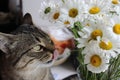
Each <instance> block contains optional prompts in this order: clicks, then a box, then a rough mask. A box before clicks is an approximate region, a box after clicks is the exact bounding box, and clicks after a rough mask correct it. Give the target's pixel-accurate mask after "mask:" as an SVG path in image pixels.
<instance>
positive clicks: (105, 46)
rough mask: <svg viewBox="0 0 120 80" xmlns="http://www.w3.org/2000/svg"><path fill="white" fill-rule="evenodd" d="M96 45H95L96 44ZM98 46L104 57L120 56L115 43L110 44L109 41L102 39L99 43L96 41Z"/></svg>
mask: <svg viewBox="0 0 120 80" xmlns="http://www.w3.org/2000/svg"><path fill="white" fill-rule="evenodd" d="M96 44H97V43H96ZM98 46H99V48H100V49H101V50H103V51H104V52H105V53H106V55H108V56H109V57H113V58H114V57H117V56H118V54H120V53H119V52H120V45H119V43H117V42H112V41H110V40H109V39H107V38H106V37H105V38H102V39H101V40H100V41H98Z"/></svg>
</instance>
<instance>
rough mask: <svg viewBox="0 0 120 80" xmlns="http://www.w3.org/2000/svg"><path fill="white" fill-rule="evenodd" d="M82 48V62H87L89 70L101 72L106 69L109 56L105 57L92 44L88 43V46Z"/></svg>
mask: <svg viewBox="0 0 120 80" xmlns="http://www.w3.org/2000/svg"><path fill="white" fill-rule="evenodd" d="M91 48H92V49H91ZM86 49H87V50H86ZM84 50H85V51H84ZM84 50H83V52H82V53H83V54H85V57H84V64H87V69H88V70H89V71H91V72H93V73H101V72H105V71H106V70H107V69H108V66H109V64H108V63H109V57H107V56H106V55H105V54H104V52H103V51H102V50H99V49H98V48H97V47H96V46H93V44H91V45H89V48H85V49H84ZM86 51H87V53H86Z"/></svg>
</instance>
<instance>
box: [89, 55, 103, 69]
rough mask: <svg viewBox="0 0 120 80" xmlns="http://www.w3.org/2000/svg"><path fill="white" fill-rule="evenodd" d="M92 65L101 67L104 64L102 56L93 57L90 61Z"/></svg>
mask: <svg viewBox="0 0 120 80" xmlns="http://www.w3.org/2000/svg"><path fill="white" fill-rule="evenodd" d="M90 63H91V65H93V66H95V67H99V66H100V65H101V63H102V60H101V58H100V56H98V55H93V56H92V57H91V59H90Z"/></svg>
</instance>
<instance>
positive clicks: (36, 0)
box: [22, 0, 51, 27]
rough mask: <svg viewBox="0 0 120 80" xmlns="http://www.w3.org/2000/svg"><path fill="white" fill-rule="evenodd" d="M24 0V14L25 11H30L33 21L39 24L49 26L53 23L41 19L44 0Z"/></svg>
mask: <svg viewBox="0 0 120 80" xmlns="http://www.w3.org/2000/svg"><path fill="white" fill-rule="evenodd" d="M22 1H23V15H24V14H25V13H30V14H31V15H32V18H33V23H34V24H35V25H36V26H38V27H42V26H48V25H51V24H50V23H49V22H47V21H44V20H41V19H40V16H39V9H40V3H41V1H43V0H22Z"/></svg>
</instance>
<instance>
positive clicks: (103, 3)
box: [82, 0, 110, 18]
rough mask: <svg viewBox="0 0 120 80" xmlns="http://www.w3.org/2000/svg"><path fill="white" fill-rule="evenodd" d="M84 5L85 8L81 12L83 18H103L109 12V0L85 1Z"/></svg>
mask: <svg viewBox="0 0 120 80" xmlns="http://www.w3.org/2000/svg"><path fill="white" fill-rule="evenodd" d="M84 5H85V6H86V7H85V9H84V10H83V11H82V12H83V14H84V15H83V16H84V17H85V18H87V17H88V16H92V17H93V18H96V17H105V16H106V15H107V14H106V13H107V12H108V10H109V5H110V0H86V1H85V4H84Z"/></svg>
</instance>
